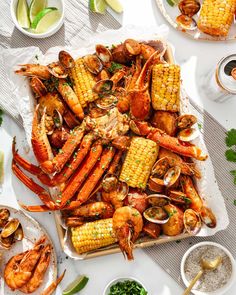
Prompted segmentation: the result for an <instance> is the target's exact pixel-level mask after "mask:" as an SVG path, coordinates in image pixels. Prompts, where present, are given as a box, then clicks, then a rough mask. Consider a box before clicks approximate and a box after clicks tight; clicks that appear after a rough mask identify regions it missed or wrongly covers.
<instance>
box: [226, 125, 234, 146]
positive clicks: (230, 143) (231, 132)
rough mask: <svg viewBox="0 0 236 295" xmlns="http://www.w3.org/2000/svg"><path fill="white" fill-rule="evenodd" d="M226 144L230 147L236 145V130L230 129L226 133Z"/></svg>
mask: <svg viewBox="0 0 236 295" xmlns="http://www.w3.org/2000/svg"><path fill="white" fill-rule="evenodd" d="M225 143H226V145H227V146H228V147H231V146H233V145H236V129H230V130H229V131H228V132H226V138H225Z"/></svg>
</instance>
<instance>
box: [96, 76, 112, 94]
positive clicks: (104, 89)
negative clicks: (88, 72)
mask: <svg viewBox="0 0 236 295" xmlns="http://www.w3.org/2000/svg"><path fill="white" fill-rule="evenodd" d="M113 84H114V83H113V81H112V80H109V79H107V80H100V81H98V82H97V83H96V84H95V85H94V86H93V91H94V92H96V93H98V94H101V95H108V94H111V91H112V87H113Z"/></svg>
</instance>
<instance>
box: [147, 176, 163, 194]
mask: <svg viewBox="0 0 236 295" xmlns="http://www.w3.org/2000/svg"><path fill="white" fill-rule="evenodd" d="M148 187H149V189H150V190H151V191H153V192H156V193H161V192H162V191H163V190H164V187H165V185H164V181H163V179H159V178H157V177H153V176H151V177H150V178H149V180H148Z"/></svg>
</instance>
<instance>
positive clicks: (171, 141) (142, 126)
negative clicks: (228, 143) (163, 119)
mask: <svg viewBox="0 0 236 295" xmlns="http://www.w3.org/2000/svg"><path fill="white" fill-rule="evenodd" d="M130 126H131V129H132V131H134V132H135V133H136V134H138V135H143V136H147V138H148V139H151V140H153V141H155V142H156V143H157V144H158V145H159V146H161V147H163V148H165V149H167V150H170V151H172V152H174V153H176V154H180V155H182V156H185V157H190V158H195V159H197V160H200V161H205V160H206V159H207V157H208V156H207V155H205V154H203V152H202V150H201V149H200V148H199V147H197V146H195V145H183V144H182V143H181V141H179V140H178V138H176V137H172V136H170V135H168V134H166V133H165V132H163V131H162V130H160V129H158V128H153V127H151V126H150V125H149V124H148V123H147V122H144V121H131V123H130Z"/></svg>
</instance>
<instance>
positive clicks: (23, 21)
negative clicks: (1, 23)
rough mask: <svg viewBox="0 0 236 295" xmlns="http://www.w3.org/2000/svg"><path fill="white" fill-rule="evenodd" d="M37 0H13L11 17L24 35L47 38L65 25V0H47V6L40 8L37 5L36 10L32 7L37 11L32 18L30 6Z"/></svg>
mask: <svg viewBox="0 0 236 295" xmlns="http://www.w3.org/2000/svg"><path fill="white" fill-rule="evenodd" d="M37 1H38V0H11V5H10V9H11V17H12V20H13V22H14V24H15V26H16V28H17V29H18V30H19V31H21V32H22V33H23V34H24V35H26V36H29V37H32V38H37V39H39V38H47V37H50V36H52V35H53V34H55V33H56V32H57V31H58V30H59V29H60V28H61V26H62V25H63V22H64V0H47V1H45V6H44V7H43V8H42V9H39V10H37V6H36V9H35V10H33V9H32V10H33V11H34V12H35V17H34V18H32V14H31V13H30V11H31V9H30V7H31V5H32V3H33V2H37ZM42 1H43V0H42ZM19 7H20V9H19ZM18 9H19V10H20V13H19V10H18ZM26 11H27V12H26ZM35 18H37V19H36V20H35Z"/></svg>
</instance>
